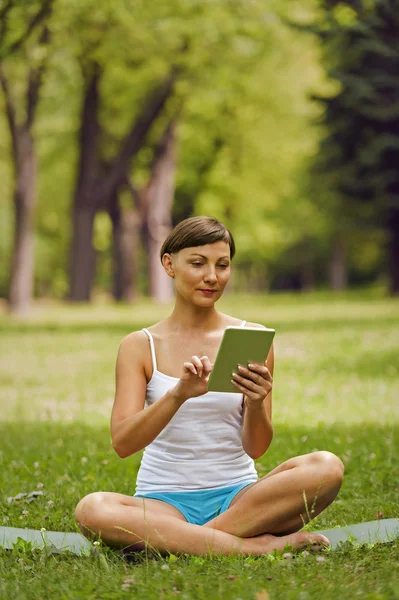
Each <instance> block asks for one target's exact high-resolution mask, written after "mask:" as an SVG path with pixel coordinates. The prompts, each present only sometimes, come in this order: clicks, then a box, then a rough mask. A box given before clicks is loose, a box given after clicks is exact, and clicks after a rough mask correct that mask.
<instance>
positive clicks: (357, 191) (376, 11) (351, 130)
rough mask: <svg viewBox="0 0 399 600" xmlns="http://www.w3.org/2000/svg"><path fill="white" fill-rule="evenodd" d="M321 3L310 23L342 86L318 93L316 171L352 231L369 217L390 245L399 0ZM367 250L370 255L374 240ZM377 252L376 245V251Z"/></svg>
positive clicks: (395, 197)
mask: <svg viewBox="0 0 399 600" xmlns="http://www.w3.org/2000/svg"><path fill="white" fill-rule="evenodd" d="M320 5H321V8H322V11H323V14H322V17H321V19H320V20H319V22H318V23H317V24H316V25H313V26H312V27H310V30H312V31H313V32H314V33H316V34H317V36H318V37H319V39H320V40H321V43H322V48H323V52H324V64H325V65H326V69H327V72H328V75H329V77H330V78H331V79H332V80H333V81H334V82H335V83H336V89H335V90H334V91H333V92H332V93H330V94H321V95H319V97H318V99H319V101H320V102H321V103H322V104H323V106H324V109H325V110H324V114H323V117H322V121H323V124H324V126H325V134H324V138H323V140H322V142H321V144H320V151H319V153H318V155H317V157H315V163H314V164H315V169H316V173H315V177H316V180H317V178H320V177H321V178H323V179H325V180H327V182H328V185H329V186H331V189H332V191H333V197H332V199H330V203H329V210H331V211H332V213H333V214H335V215H336V223H337V228H338V229H340V230H341V231H343V232H344V234H346V237H347V238H350V237H351V236H352V235H353V234H355V235H356V232H357V231H358V229H359V225H360V224H361V225H362V226H363V227H365V228H366V230H367V231H368V235H369V238H372V237H374V238H375V239H378V240H379V242H378V243H379V244H381V243H382V245H385V243H386V241H387V235H386V232H385V230H386V228H387V227H388V228H389V227H390V221H392V215H393V213H392V210H396V211H397V210H398V209H399V193H398V189H399V180H398V172H397V168H396V165H397V163H398V159H399V101H398V98H399V84H398V78H397V72H398V69H399V47H398V44H397V39H398V36H399V19H398V11H397V3H396V2H394V1H391V0H378V1H377V2H373V3H370V2H367V1H362V2H357V3H353V2H349V1H348V2H321V3H320ZM320 174H321V175H320ZM393 227H394V226H393ZM368 248H369V249H370V243H369V244H368ZM364 252H365V254H364V256H366V255H367V253H368V250H367V245H366V246H365V251H364ZM357 253H358V254H359V252H358V250H357ZM377 253H378V247H377V244H375V245H374V249H373V250H372V254H373V255H374V256H376V254H377ZM380 261H381V259H380ZM369 267H371V268H372V262H371V263H370V264H369Z"/></svg>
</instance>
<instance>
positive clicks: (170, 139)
mask: <svg viewBox="0 0 399 600" xmlns="http://www.w3.org/2000/svg"><path fill="white" fill-rule="evenodd" d="M175 126H176V125H175V121H174V120H173V121H172V122H171V123H170V124H169V126H168V128H167V130H166V132H165V135H164V137H163V139H162V141H161V143H160V145H159V147H158V150H157V153H156V156H155V159H154V163H153V168H152V174H151V179H150V182H149V184H148V186H147V189H146V190H145V195H146V201H147V202H146V203H147V227H146V229H147V233H148V269H149V293H150V296H151V297H152V298H155V299H156V300H157V301H158V302H168V301H169V300H171V298H172V297H173V282H172V279H171V278H170V277H168V275H166V273H165V271H164V268H163V266H162V264H161V261H160V256H159V253H160V250H161V247H162V244H163V242H164V240H165V238H166V237H167V236H168V234H169V233H170V232H171V230H172V204H173V196H174V189H175V171H176V157H175V145H176V135H175Z"/></svg>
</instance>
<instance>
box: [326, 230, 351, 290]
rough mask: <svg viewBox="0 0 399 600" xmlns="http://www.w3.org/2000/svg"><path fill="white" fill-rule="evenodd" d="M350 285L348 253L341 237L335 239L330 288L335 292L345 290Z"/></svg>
mask: <svg viewBox="0 0 399 600" xmlns="http://www.w3.org/2000/svg"><path fill="white" fill-rule="evenodd" d="M347 285H348V272H347V265H346V252H345V249H344V246H343V243H342V238H341V236H339V235H337V236H335V237H334V239H333V242H332V252H331V262H330V287H331V289H333V290H336V291H338V290H345V289H346V288H347Z"/></svg>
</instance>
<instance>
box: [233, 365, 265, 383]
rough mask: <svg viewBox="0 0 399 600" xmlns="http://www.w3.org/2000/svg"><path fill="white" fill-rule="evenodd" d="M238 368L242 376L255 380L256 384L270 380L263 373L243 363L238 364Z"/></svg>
mask: <svg viewBox="0 0 399 600" xmlns="http://www.w3.org/2000/svg"><path fill="white" fill-rule="evenodd" d="M237 368H238V371H239V374H240V375H241V377H243V378H245V379H248V380H250V381H253V382H254V383H256V385H259V386H262V385H264V384H265V383H266V382H267V381H268V380H267V379H266V378H265V377H264V375H263V374H260V373H255V372H254V371H250V370H249V369H247V368H246V367H244V366H243V365H238V367H237Z"/></svg>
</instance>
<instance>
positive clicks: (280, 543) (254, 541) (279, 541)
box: [248, 531, 330, 555]
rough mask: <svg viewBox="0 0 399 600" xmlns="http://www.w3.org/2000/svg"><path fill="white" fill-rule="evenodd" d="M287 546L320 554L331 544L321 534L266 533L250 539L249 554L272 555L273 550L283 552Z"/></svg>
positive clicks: (302, 532) (298, 532)
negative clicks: (278, 534) (279, 534)
mask: <svg viewBox="0 0 399 600" xmlns="http://www.w3.org/2000/svg"><path fill="white" fill-rule="evenodd" d="M287 546H290V547H291V548H293V549H294V550H301V549H303V548H307V549H309V550H311V551H313V552H320V551H321V550H323V549H324V548H327V547H328V546H330V542H329V540H328V539H327V538H326V537H325V536H324V535H322V534H321V533H311V532H310V531H297V532H295V533H290V534H288V535H282V536H276V535H271V534H270V533H266V534H264V535H259V536H257V537H254V538H251V539H248V553H249V554H256V555H261V554H270V553H271V552H273V550H278V551H283V550H284V549H285V548H286V547H287Z"/></svg>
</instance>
